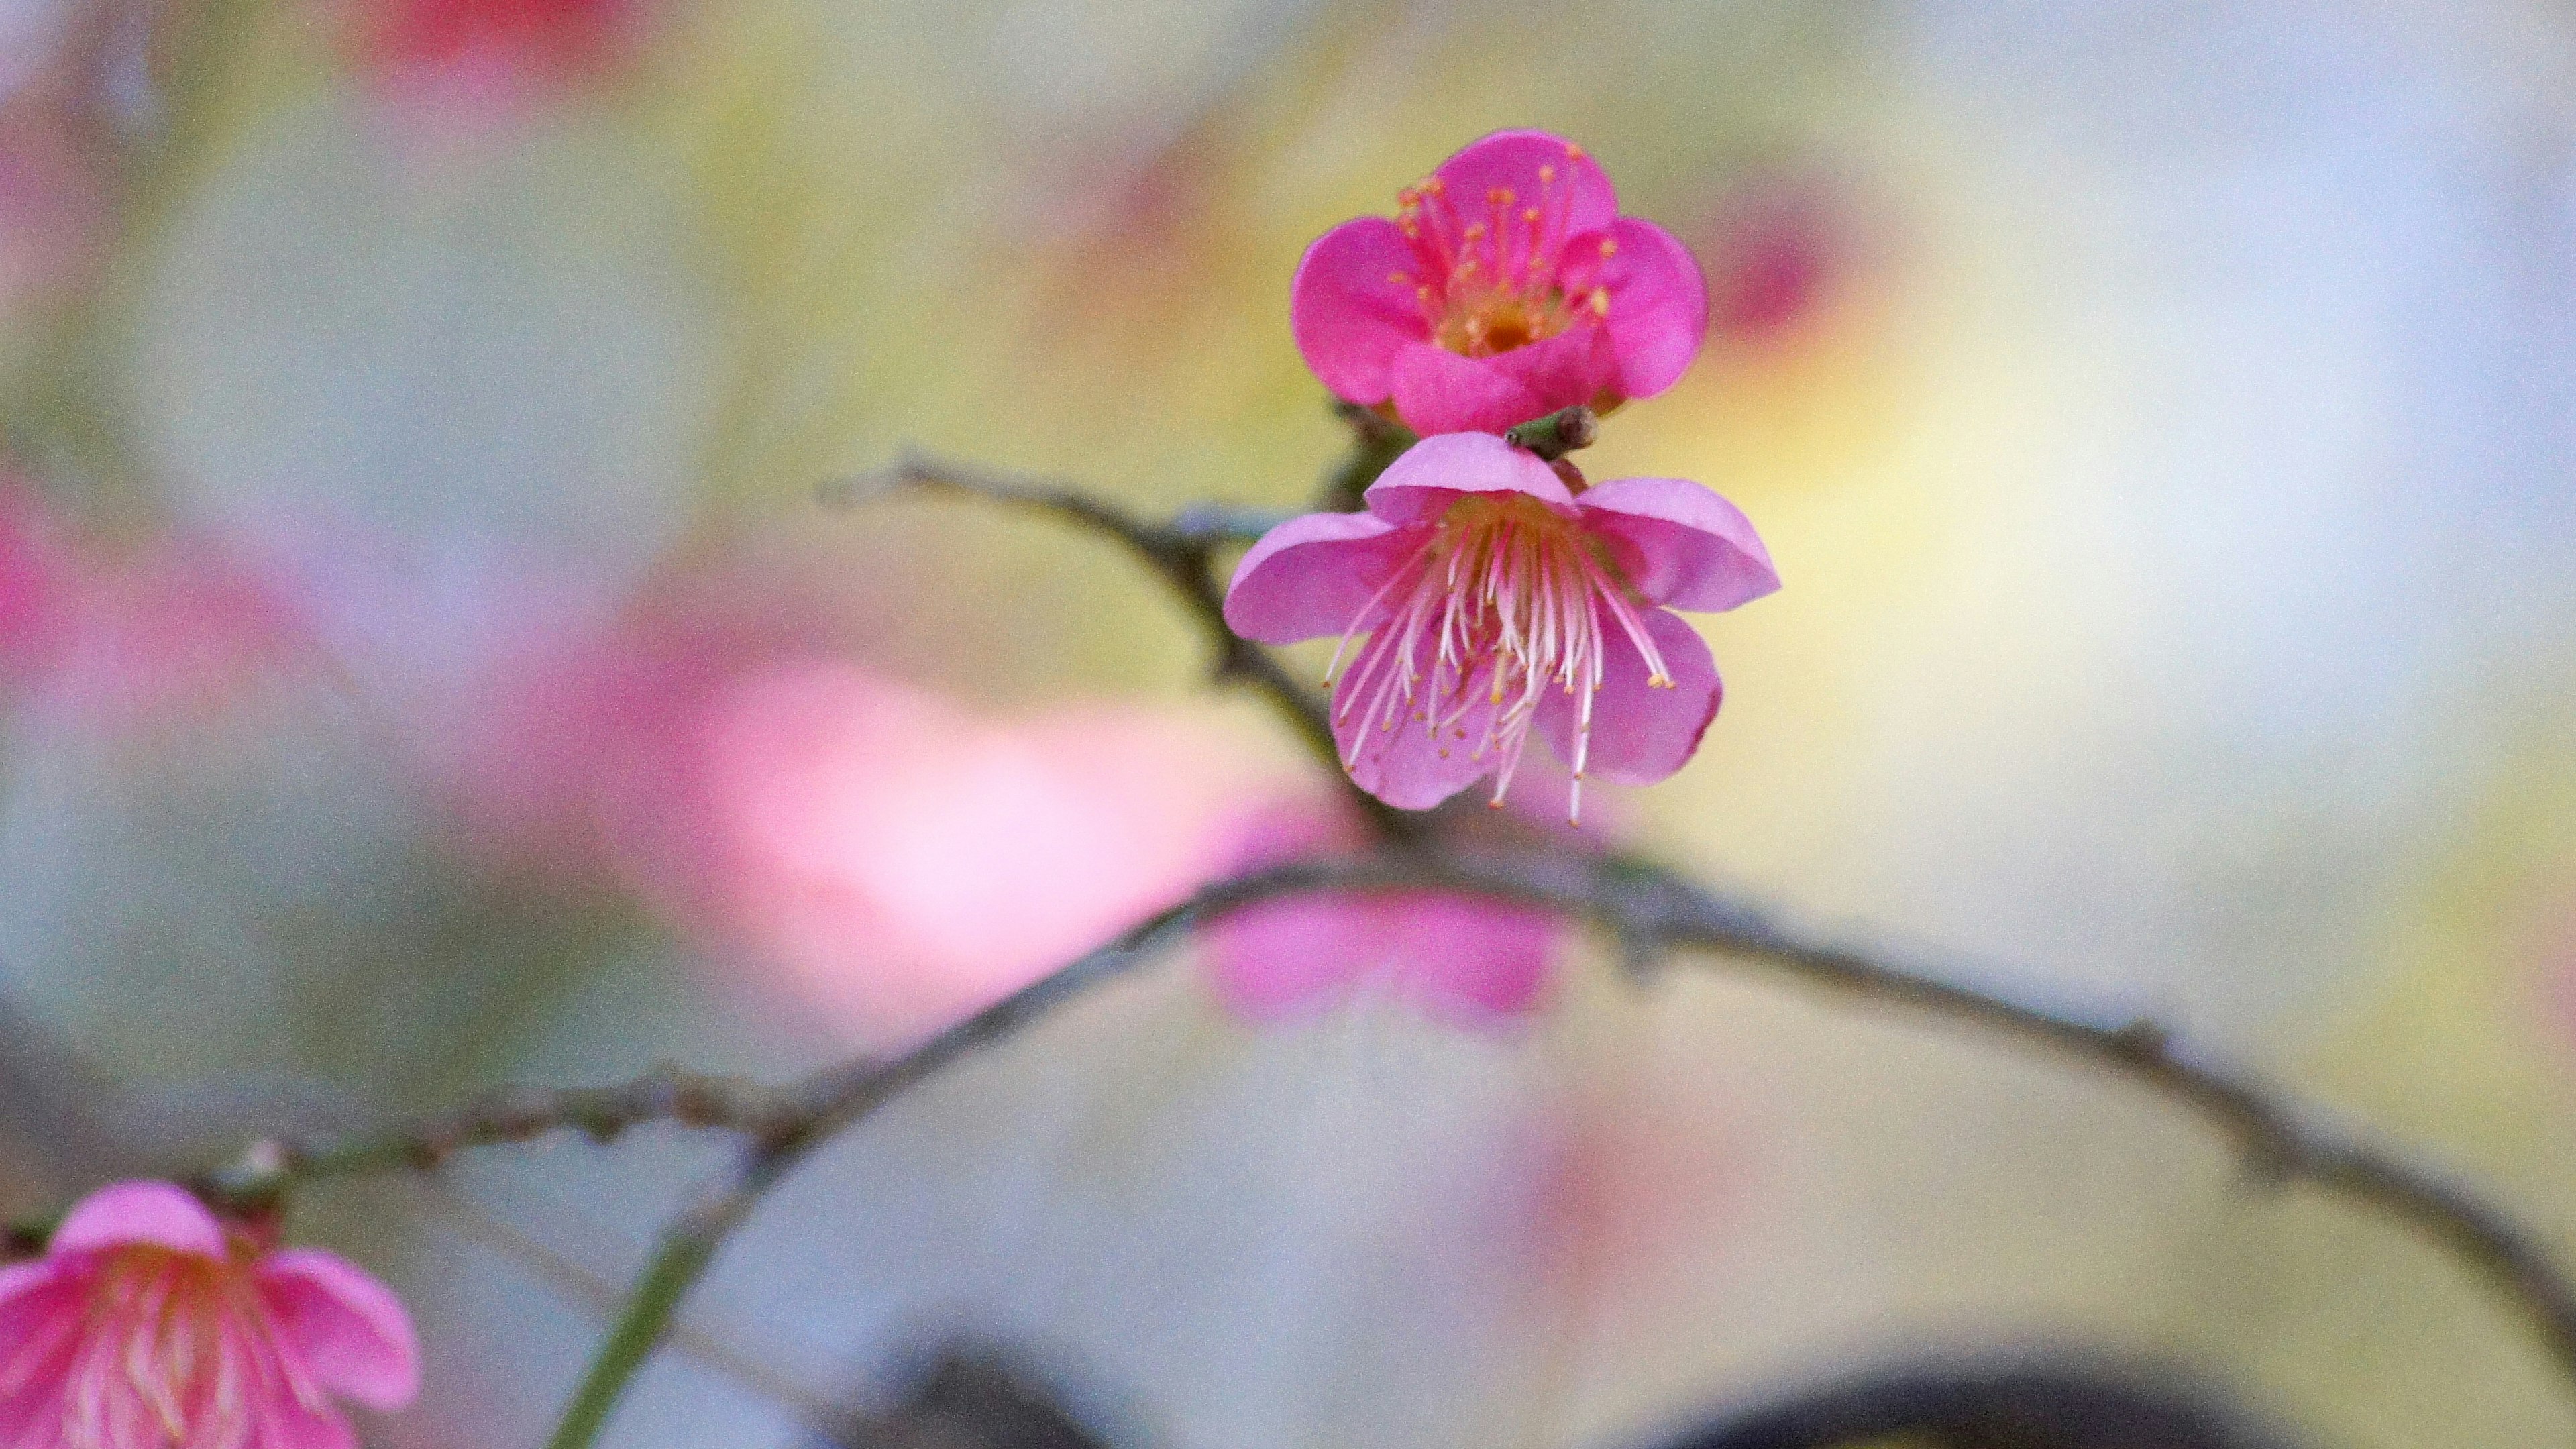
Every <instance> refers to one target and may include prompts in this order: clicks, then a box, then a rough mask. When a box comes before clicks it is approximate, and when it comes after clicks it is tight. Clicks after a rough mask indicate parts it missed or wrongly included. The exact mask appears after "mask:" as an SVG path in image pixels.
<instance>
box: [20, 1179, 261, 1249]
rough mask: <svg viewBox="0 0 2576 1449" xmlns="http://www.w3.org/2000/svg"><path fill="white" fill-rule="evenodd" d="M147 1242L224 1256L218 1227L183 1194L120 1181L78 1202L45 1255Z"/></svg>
mask: <svg viewBox="0 0 2576 1449" xmlns="http://www.w3.org/2000/svg"><path fill="white" fill-rule="evenodd" d="M129 1243H152V1244H155V1245H158V1246H160V1247H164V1248H168V1249H169V1250H170V1251H172V1252H174V1253H194V1254H196V1255H198V1256H199V1257H204V1258H221V1257H223V1256H224V1228H223V1224H221V1223H219V1222H216V1221H215V1215H214V1214H213V1213H210V1212H208V1211H206V1205H205V1204H204V1203H201V1202H199V1201H197V1199H196V1198H195V1197H193V1196H191V1195H190V1194H189V1193H188V1192H187V1191H186V1190H184V1189H182V1188H178V1187H174V1186H172V1185H171V1184H169V1183H166V1182H120V1183H115V1184H112V1185H110V1186H107V1187H102V1188H100V1189H99V1190H98V1191H96V1192H94V1193H91V1194H90V1195H89V1196H87V1197H85V1198H82V1199H81V1200H80V1203H79V1205H78V1206H76V1207H74V1208H73V1209H72V1210H71V1213H70V1215H69V1216H67V1217H65V1218H64V1219H63V1222H62V1226H60V1227H58V1228H56V1229H54V1236H53V1240H52V1242H51V1243H49V1244H48V1245H47V1251H48V1252H49V1253H51V1254H53V1255H55V1256H60V1255H62V1254H65V1253H88V1252H96V1251H98V1250H100V1249H104V1248H121V1247H124V1246H126V1245H127V1244H129Z"/></svg>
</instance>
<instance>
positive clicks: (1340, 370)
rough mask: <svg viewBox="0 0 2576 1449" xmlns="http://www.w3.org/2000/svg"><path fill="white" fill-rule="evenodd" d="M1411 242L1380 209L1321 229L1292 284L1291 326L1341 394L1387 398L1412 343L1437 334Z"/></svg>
mask: <svg viewBox="0 0 2576 1449" xmlns="http://www.w3.org/2000/svg"><path fill="white" fill-rule="evenodd" d="M1420 269H1421V268H1420V263H1419V262H1418V261H1417V260H1416V259H1415V257H1414V255H1413V244H1412V243H1410V242H1408V241H1406V240H1405V239H1404V233H1403V232H1402V231H1399V230H1398V229H1397V228H1396V225H1395V223H1394V222H1391V221H1389V220H1387V219H1386V218H1385V217H1382V216H1364V217H1361V218H1359V219H1358V220H1356V221H1347V222H1344V223H1342V224H1341V225H1340V226H1337V227H1335V228H1333V229H1332V230H1331V231H1328V232H1326V233H1324V234H1323V235H1322V236H1320V237H1317V238H1316V239H1315V242H1314V244H1313V245H1312V246H1309V247H1307V248H1306V255H1305V258H1304V259H1303V260H1302V261H1300V262H1298V264H1297V276H1296V279H1295V280H1294V281H1292V282H1290V283H1289V284H1288V330H1289V331H1290V332H1291V333H1292V334H1293V335H1294V336H1295V337H1296V339H1297V350H1298V351H1299V352H1300V353H1303V354H1304V355H1305V358H1306V365H1307V366H1308V367H1311V368H1313V369H1314V370H1315V376H1317V377H1319V378H1321V379H1323V383H1324V386H1326V387H1328V388H1331V389H1332V390H1333V393H1334V394H1335V395H1336V396H1338V397H1343V398H1347V399H1349V400H1350V401H1352V402H1356V403H1367V404H1370V405H1372V406H1374V405H1376V404H1378V403H1382V402H1384V401H1386V398H1387V390H1388V382H1387V371H1388V368H1389V367H1390V366H1392V365H1393V363H1394V361H1395V357H1396V354H1397V353H1399V352H1401V351H1402V350H1403V349H1404V348H1405V347H1406V346H1407V345H1408V344H1410V343H1415V342H1420V341H1422V340H1423V339H1424V338H1427V337H1429V336H1430V335H1431V324H1430V323H1429V322H1428V321H1427V320H1425V319H1424V317H1423V315H1422V304H1421V303H1420V302H1418V301H1417V300H1415V295H1414V288H1415V287H1416V286H1419V285H1421V283H1419V282H1416V281H1412V280H1397V279H1398V278H1399V277H1402V278H1408V279H1409V278H1411V277H1412V276H1413V274H1414V273H1415V272H1417V271H1419V270H1420Z"/></svg>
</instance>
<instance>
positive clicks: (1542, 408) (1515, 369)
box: [1472, 322, 1622, 428]
mask: <svg viewBox="0 0 2576 1449" xmlns="http://www.w3.org/2000/svg"><path fill="white" fill-rule="evenodd" d="M1472 360H1474V361H1479V362H1481V363H1482V364H1483V365H1484V366H1486V367H1488V368H1491V369H1492V370H1494V371H1495V372H1498V373H1500V374H1502V375H1503V376H1504V377H1507V378H1510V379H1511V380H1512V381H1514V382H1516V383H1519V384H1520V385H1521V388H1522V389H1523V390H1524V391H1526V392H1527V393H1528V394H1529V395H1530V397H1531V398H1532V399H1533V400H1535V401H1536V403H1537V405H1538V409H1537V411H1535V412H1533V413H1531V414H1530V415H1529V417H1523V418H1515V419H1513V420H1512V423H1525V422H1528V421H1529V420H1530V418H1543V417H1546V416H1547V415H1548V414H1549V413H1552V412H1555V411H1556V410H1557V409H1558V408H1570V407H1572V406H1574V405H1575V404H1576V403H1600V402H1605V401H1613V400H1616V399H1617V398H1619V397H1620V396H1621V395H1622V394H1621V390H1620V374H1619V353H1618V350H1617V345H1616V343H1615V342H1614V341H1613V339H1612V336H1611V333H1610V329H1609V328H1607V327H1601V326H1595V325H1592V324H1590V323H1588V322H1586V323H1577V324H1576V325H1575V326H1574V327H1572V328H1570V329H1568V330H1566V331H1563V332H1560V333H1558V334H1556V335H1555V336H1554V337H1548V338H1543V339H1541V340H1539V341H1537V342H1533V343H1531V344H1529V345H1528V346H1526V347H1515V348H1513V349H1512V350H1511V351H1509V352H1497V353H1495V354H1494V355H1493V356H1491V357H1487V358H1480V359H1472ZM1512 423H1505V424H1503V426H1504V427H1506V428H1508V427H1510V426H1512Z"/></svg>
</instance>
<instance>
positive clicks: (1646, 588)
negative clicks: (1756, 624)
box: [1578, 478, 1780, 613]
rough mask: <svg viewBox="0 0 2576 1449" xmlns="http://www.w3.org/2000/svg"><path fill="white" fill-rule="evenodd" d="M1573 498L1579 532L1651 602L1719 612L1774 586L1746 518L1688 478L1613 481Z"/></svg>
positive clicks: (1767, 557)
mask: <svg viewBox="0 0 2576 1449" xmlns="http://www.w3.org/2000/svg"><path fill="white" fill-rule="evenodd" d="M1578 501H1579V504H1580V506H1581V507H1582V509H1583V521H1584V525H1585V527H1586V528H1587V529H1588V530H1589V531H1590V532H1591V533H1593V534H1594V535H1596V536H1598V537H1601V538H1605V539H1608V540H1610V541H1611V552H1612V556H1613V559H1614V561H1615V562H1616V563H1617V564H1618V565H1619V567H1620V570H1621V571H1622V572H1624V573H1625V574H1626V575H1627V576H1628V582H1630V583H1631V584H1634V585H1635V586H1636V588H1637V592H1639V593H1641V594H1643V595H1645V596H1646V598H1647V599H1649V600H1650V601H1652V602H1654V603H1658V604H1663V605H1666V606H1668V607H1670V608H1675V609H1690V610H1695V611H1698V612H1701V613H1717V612H1719V611H1721V610H1726V609H1732V608H1734V607H1736V606H1737V605H1739V604H1748V603H1751V602H1752V601H1753V600H1755V599H1758V598H1761V597H1762V596H1763V595H1764V594H1768V593H1771V592H1772V591H1774V590H1776V589H1778V588H1779V587H1780V575H1779V573H1778V572H1777V571H1776V570H1774V569H1773V568H1772V566H1771V554H1770V551H1769V550H1767V549H1765V548H1764V547H1763V546H1762V539H1761V537H1760V536H1759V535H1758V534H1756V533H1754V531H1753V524H1752V521H1751V520H1749V519H1747V518H1746V517H1745V516H1744V513H1743V511H1742V510H1741V509H1739V508H1737V507H1736V506H1735V505H1734V504H1732V503H1729V502H1727V501H1726V500H1725V499H1724V498H1721V497H1719V496H1718V495H1717V494H1716V493H1714V492H1711V491H1710V490H1709V489H1707V488H1704V487H1701V486H1700V485H1699V484H1697V483H1693V482H1691V481H1690V480H1689V479H1687V478H1613V479H1611V480H1609V481H1608V482H1606V483H1600V484H1596V485H1594V486H1593V487H1592V488H1590V489H1587V490H1585V492H1584V494H1583V497H1582V498H1581V499H1580V500H1578Z"/></svg>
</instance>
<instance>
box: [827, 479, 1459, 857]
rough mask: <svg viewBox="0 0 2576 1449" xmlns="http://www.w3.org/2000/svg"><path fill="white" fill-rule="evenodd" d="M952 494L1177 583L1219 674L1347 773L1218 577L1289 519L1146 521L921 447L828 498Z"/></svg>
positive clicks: (1240, 515)
mask: <svg viewBox="0 0 2576 1449" xmlns="http://www.w3.org/2000/svg"><path fill="white" fill-rule="evenodd" d="M903 488H913V489H923V490H945V491H948V492H953V493H962V494H966V495H968V496H970V497H974V498H979V499H982V500H984V501H985V502H988V503H1001V504H1005V505H1008V506H1010V507H1013V508H1026V509H1034V510H1036V511H1037V512H1040V513H1047V514H1052V515H1054V516H1055V517H1057V518H1061V519H1064V520H1066V521H1068V522H1072V523H1078V524H1080V525H1082V526H1083V527H1085V528H1088V529H1090V530H1092V531H1093V532H1095V533H1100V534H1105V535H1107V536H1108V537H1110V538H1113V539H1116V540H1117V541H1118V542H1120V543H1122V544H1124V545H1126V546H1127V549H1128V550H1129V551H1130V552H1131V553H1133V554H1135V555H1136V556H1137V557H1138V558H1140V559H1143V560H1144V561H1145V563H1146V564H1147V565H1148V566H1149V567H1151V568H1152V569H1153V570H1154V572H1155V573H1157V574H1158V575H1160V576H1161V577H1162V579H1163V581H1164V582H1165V583H1166V584H1168V585H1170V586H1171V589H1172V592H1173V593H1174V594H1175V595H1177V596H1178V597H1179V599H1180V601H1181V603H1182V605H1183V606H1184V607H1185V608H1187V609H1188V610H1189V612H1190V615H1191V617H1192V618H1194V619H1196V620H1197V621H1198V622H1199V624H1200V626H1201V629H1202V631H1203V632H1204V633H1205V634H1206V636H1207V639H1208V643H1209V645H1210V647H1211V648H1212V649H1214V651H1215V653H1216V665H1215V673H1216V677H1217V678H1219V679H1231V680H1237V681H1240V682H1241V683H1243V684H1245V685H1248V686H1250V687H1251V688H1252V689H1254V690H1256V691H1258V692H1259V693H1261V694H1263V695H1265V696H1267V697H1268V698H1269V699H1270V700H1271V701H1272V702H1273V703H1274V704H1276V705H1277V706H1278V708H1279V711H1280V713H1281V714H1282V715H1284V716H1285V717H1286V718H1287V720H1288V722H1289V724H1290V725H1292V726H1294V727H1295V729H1296V730H1297V733H1298V734H1299V735H1300V736H1302V737H1303V738H1304V739H1305V741H1306V743H1307V744H1308V745H1309V746H1310V747H1312V748H1313V749H1314V750H1315V752H1316V753H1317V754H1318V755H1320V756H1322V757H1323V758H1324V759H1325V760H1326V761H1328V762H1330V763H1331V765H1332V766H1333V771H1334V774H1335V775H1337V776H1342V777H1343V778H1344V779H1347V778H1348V777H1347V776H1343V774H1342V767H1341V759H1342V756H1341V745H1340V743H1339V742H1338V741H1336V740H1335V739H1334V738H1333V721H1332V716H1331V714H1330V712H1329V706H1328V705H1327V704H1326V703H1325V702H1324V700H1323V699H1322V698H1321V697H1320V696H1318V695H1317V694H1316V693H1315V692H1314V691H1312V690H1310V689H1308V688H1306V687H1305V686H1304V685H1303V684H1300V683H1298V682H1297V680H1296V679H1294V678H1292V677H1291V676H1290V675H1289V673H1288V671H1287V668H1286V667H1285V666H1284V665H1282V664H1281V663H1280V662H1279V656H1277V655H1275V654H1273V653H1271V652H1270V651H1269V650H1267V649H1264V648H1262V647H1261V646H1260V645H1258V644H1255V643H1253V642H1252V641H1250V640H1248V639H1245V638H1243V637H1242V636H1241V635H1239V634H1237V633H1235V632H1234V630H1233V629H1231V628H1229V627H1227V625H1226V622H1225V586H1224V585H1223V584H1222V583H1220V582H1219V581H1218V576H1217V571H1216V555H1217V552H1218V550H1220V549H1223V548H1228V547H1235V546H1240V545H1244V544H1249V543H1251V542H1252V541H1254V540H1255V539H1258V538H1259V537H1260V536H1261V535H1262V533H1263V532H1265V531H1266V530H1267V529H1268V528H1269V527H1270V525H1272V524H1274V523H1277V522H1278V521H1279V519H1280V515H1277V514H1271V513H1261V512H1254V511H1251V510H1245V509H1235V508H1227V507H1223V506H1218V505H1202V506H1200V507H1196V508H1190V509H1186V510H1184V511H1183V512H1182V513H1181V514H1180V515H1179V516H1177V517H1176V518H1175V519H1174V520H1173V521H1172V522H1170V523H1155V522H1151V521H1149V520H1146V519H1142V518H1139V517H1137V516H1136V515H1134V514H1132V513H1129V512H1128V511H1126V510H1125V509H1123V508H1120V507H1118V506H1117V505H1116V504H1114V503H1110V502H1108V501H1106V500H1104V499H1101V498H1098V497H1095V496H1093V495H1092V494H1090V493H1088V492H1086V491H1084V490H1083V489H1081V488H1079V487H1077V486H1075V485H1072V484H1069V483H1060V482H1055V481H1053V480H1049V479H1043V478H1031V477H1026V476H1023V475H1020V474H1014V473H1004V472H998V471H995V470H993V469H988V468H977V467H973V466H970V465H967V464H963V463H954V462H949V461H946V460H944V459H939V458H933V457H930V456H928V455H926V454H920V453H913V454H907V455H905V456H904V457H902V458H900V459H898V460H896V462H895V463H894V465H893V466H892V467H890V468H888V469H886V470H885V471H884V472H883V473H879V474H873V475H867V476H862V477H859V478H852V479H844V480H841V481H839V482H836V483H832V484H827V485H825V487H824V489H823V496H824V497H825V499H826V500H827V501H831V502H835V503H843V504H848V503H856V502H860V501H864V500H865V499H867V498H870V497H875V496H882V495H884V494H886V493H890V492H893V491H895V490H898V489H903ZM1350 796H1351V802H1352V804H1353V805H1354V807H1356V808H1357V809H1358V810H1359V811H1360V812H1361V813H1362V814H1363V815H1365V816H1366V817H1367V818H1368V820H1369V823H1370V825H1371V826H1372V827H1374V828H1375V829H1376V831H1377V832H1378V833H1379V834H1380V835H1382V836H1385V837H1387V838H1389V839H1399V840H1411V839H1416V838H1419V837H1420V835H1421V833H1422V825H1421V821H1420V819H1419V818H1418V817H1415V816H1411V815H1407V814H1404V813H1403V812H1401V811H1398V810H1394V809H1391V808H1389V807H1388V806H1387V805H1386V804H1385V803H1384V802H1382V801H1380V800H1378V799H1377V798H1376V797H1375V796H1373V795H1370V794H1368V793H1367V792H1365V791H1362V790H1360V789H1358V788H1357V787H1356V786H1354V787H1352V788H1351V791H1350Z"/></svg>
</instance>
